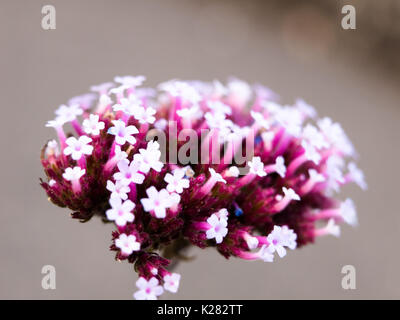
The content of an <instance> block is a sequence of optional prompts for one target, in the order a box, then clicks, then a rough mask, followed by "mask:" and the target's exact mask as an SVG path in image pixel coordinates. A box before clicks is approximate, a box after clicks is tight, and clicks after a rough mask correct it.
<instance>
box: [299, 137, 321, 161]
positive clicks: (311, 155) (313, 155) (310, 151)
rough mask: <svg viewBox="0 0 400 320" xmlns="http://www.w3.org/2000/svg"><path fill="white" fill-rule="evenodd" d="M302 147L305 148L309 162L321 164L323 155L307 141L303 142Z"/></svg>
mask: <svg viewBox="0 0 400 320" xmlns="http://www.w3.org/2000/svg"><path fill="white" fill-rule="evenodd" d="M301 146H302V147H303V148H304V155H305V157H306V158H307V160H310V161H312V162H314V163H315V164H319V162H320V161H321V155H320V153H319V152H318V151H317V149H316V148H314V147H313V146H312V145H311V144H310V143H308V142H307V141H305V140H303V141H302V142H301Z"/></svg>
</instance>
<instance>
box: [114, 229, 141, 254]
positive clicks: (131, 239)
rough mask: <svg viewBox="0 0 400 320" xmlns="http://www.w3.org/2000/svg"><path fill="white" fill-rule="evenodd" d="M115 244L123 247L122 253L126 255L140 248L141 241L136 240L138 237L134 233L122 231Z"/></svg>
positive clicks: (120, 247)
mask: <svg viewBox="0 0 400 320" xmlns="http://www.w3.org/2000/svg"><path fill="white" fill-rule="evenodd" d="M115 246H116V247H117V248H119V249H121V253H122V254H123V255H125V256H129V255H131V254H132V252H133V251H139V250H140V243H139V242H137V241H136V237H135V236H134V235H132V234H130V235H129V236H128V235H126V234H125V233H122V234H121V235H120V236H119V237H118V239H116V240H115Z"/></svg>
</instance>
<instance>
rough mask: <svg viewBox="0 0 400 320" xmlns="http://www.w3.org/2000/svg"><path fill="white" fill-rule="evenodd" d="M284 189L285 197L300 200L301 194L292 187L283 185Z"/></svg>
mask: <svg viewBox="0 0 400 320" xmlns="http://www.w3.org/2000/svg"><path fill="white" fill-rule="evenodd" d="M282 191H283V193H284V195H285V197H287V198H289V199H290V200H296V201H300V196H299V195H298V194H297V193H296V192H295V191H294V190H293V189H292V188H286V187H283V188H282Z"/></svg>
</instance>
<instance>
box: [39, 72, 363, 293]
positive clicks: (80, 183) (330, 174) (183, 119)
mask: <svg viewBox="0 0 400 320" xmlns="http://www.w3.org/2000/svg"><path fill="white" fill-rule="evenodd" d="M144 81H145V77H144V76H122V77H115V79H114V82H107V83H103V84H100V85H97V86H92V87H91V91H92V93H88V94H84V95H81V96H78V97H75V98H72V99H71V100H70V101H69V103H68V104H67V105H61V106H60V107H59V108H58V109H57V110H56V112H55V118H54V120H51V121H49V122H48V123H47V125H46V126H48V127H52V128H54V129H55V130H56V133H57V136H58V141H56V140H51V141H49V142H48V143H47V144H46V145H45V146H44V148H43V150H42V156H41V161H42V165H43V167H44V171H45V173H46V176H47V178H46V179H45V180H41V185H42V187H43V188H44V189H45V191H46V193H47V195H48V197H49V200H50V201H51V202H53V203H54V204H56V205H58V206H60V207H67V208H68V209H70V210H71V211H72V217H73V218H76V219H79V220H81V221H87V220H89V219H90V218H91V217H92V216H93V215H98V216H100V217H102V219H103V220H104V221H105V222H106V221H109V222H111V223H114V224H115V231H114V232H113V233H112V244H111V246H110V249H111V250H112V251H114V252H115V254H116V259H118V260H126V261H127V262H129V263H132V264H134V267H135V270H136V272H137V273H138V275H139V279H138V280H137V282H136V286H137V289H138V291H136V292H135V293H134V295H133V296H134V298H136V299H157V297H158V296H160V295H161V294H162V293H163V292H164V291H170V292H173V293H175V292H177V290H178V287H179V282H180V275H179V274H177V273H171V272H170V271H168V270H169V268H168V266H169V264H170V259H169V257H167V256H165V255H163V252H165V249H166V248H169V247H171V246H173V245H174V243H178V242H180V243H182V242H184V243H186V244H192V245H194V246H198V247H200V248H206V247H214V248H215V249H216V250H218V252H219V253H220V254H222V255H223V256H224V257H226V258H229V257H232V256H233V257H238V258H241V259H245V260H261V261H266V262H272V261H273V259H274V257H275V256H276V255H278V256H279V257H280V258H283V257H284V256H285V255H286V254H287V249H291V250H294V249H296V248H298V247H300V246H303V245H306V244H309V243H313V242H314V241H315V239H316V238H317V237H319V236H324V235H328V234H331V235H334V236H339V235H340V227H339V224H340V223H342V222H344V223H347V224H350V225H353V226H354V225H356V224H357V215H356V209H355V205H354V203H353V201H352V200H351V199H346V200H344V201H340V200H338V199H336V198H335V197H334V196H335V194H337V193H338V192H339V191H340V188H341V187H342V186H343V185H345V184H348V183H350V182H355V183H356V184H358V185H359V186H360V187H361V188H362V189H366V187H367V185H366V182H365V180H364V175H363V173H362V171H361V170H360V169H358V167H357V166H356V164H355V162H354V161H352V160H351V159H353V158H354V156H355V150H354V148H353V146H352V144H351V142H350V141H349V139H348V138H347V136H346V134H345V132H344V131H343V129H342V127H341V126H340V125H339V124H338V123H335V122H333V121H332V120H331V119H330V118H322V119H318V118H317V113H316V111H315V109H314V108H313V107H312V106H310V105H309V104H307V103H306V102H305V101H303V100H300V99H299V100H297V101H295V103H294V104H293V105H282V104H280V103H278V98H277V95H276V94H274V93H273V92H272V91H271V90H269V89H268V88H266V87H263V86H261V85H254V86H251V85H249V84H248V83H246V82H244V81H241V80H239V79H230V80H229V81H228V83H227V84H222V83H221V82H219V81H214V82H212V83H205V82H200V81H179V80H171V81H168V82H165V83H162V84H160V85H159V86H158V87H157V89H152V88H146V87H143V83H144ZM67 125H68V127H69V132H67V131H66V126H67ZM171 129H173V130H171ZM185 130H186V131H190V132H191V133H194V136H195V137H194V138H196V141H197V142H198V143H197V142H196V143H195V144H194V146H196V147H198V149H199V150H197V151H198V155H197V156H196V158H197V160H198V161H184V160H185V159H187V157H179V155H180V154H186V153H187V151H190V149H188V148H187V145H186V144H185V143H184V142H185V141H184V140H179V139H177V138H176V137H177V136H179V135H180V133H183V132H186V131H185ZM203 130H208V132H209V133H208V134H207V135H205V137H202V132H203ZM154 132H162V133H163V134H164V136H165V140H166V141H161V140H160V139H156V138H154V136H152V133H154ZM215 134H216V136H217V139H213V138H214V136H215ZM152 137H153V138H152ZM192 138H193V137H192ZM249 139H250V140H251V141H252V146H253V150H252V153H251V155H249V156H248V158H247V159H246V160H245V161H244V162H242V163H239V162H238V161H236V157H235V155H236V153H237V152H238V150H239V149H240V151H241V148H239V147H242V146H243V145H244V144H245V143H248V141H249ZM173 145H174V146H175V155H177V156H176V157H174V156H173V155H171V154H166V152H163V148H164V147H165V146H168V147H171V146H173ZM192 146H193V145H192ZM204 154H206V155H207V157H206V161H204V158H203V157H202V156H201V155H204ZM210 155H211V156H210ZM214 155H218V156H219V158H218V159H221V160H220V161H217V162H215V161H213V159H214ZM182 159H183V160H182ZM167 258H168V259H167Z"/></svg>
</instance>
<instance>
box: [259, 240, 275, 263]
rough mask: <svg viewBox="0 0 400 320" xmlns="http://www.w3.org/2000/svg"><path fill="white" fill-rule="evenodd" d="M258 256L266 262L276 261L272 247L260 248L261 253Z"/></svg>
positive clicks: (264, 246)
mask: <svg viewBox="0 0 400 320" xmlns="http://www.w3.org/2000/svg"><path fill="white" fill-rule="evenodd" d="M258 256H259V258H260V259H261V260H263V261H264V262H273V261H274V254H273V253H272V252H271V250H270V247H269V246H267V245H265V244H264V245H263V246H262V247H261V248H260V251H258Z"/></svg>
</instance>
